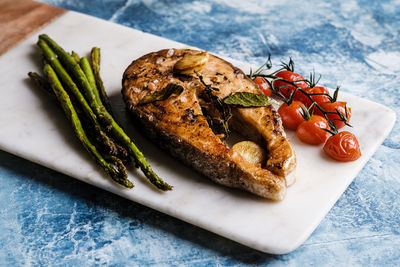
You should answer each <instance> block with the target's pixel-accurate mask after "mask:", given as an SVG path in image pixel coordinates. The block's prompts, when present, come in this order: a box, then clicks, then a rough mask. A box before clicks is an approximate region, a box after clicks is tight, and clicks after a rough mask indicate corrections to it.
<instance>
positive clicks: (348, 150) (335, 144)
mask: <svg viewBox="0 0 400 267" xmlns="http://www.w3.org/2000/svg"><path fill="white" fill-rule="evenodd" d="M324 151H325V153H326V154H327V155H328V156H330V157H331V158H333V159H335V160H337V161H343V162H346V161H354V160H357V159H358V158H360V157H361V150H360V145H359V144H358V141H357V138H356V137H355V135H354V134H352V133H350V132H347V131H343V132H340V133H338V134H335V135H333V136H331V137H329V139H328V141H326V143H325V145H324Z"/></svg>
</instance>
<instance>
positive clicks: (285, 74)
mask: <svg viewBox="0 0 400 267" xmlns="http://www.w3.org/2000/svg"><path fill="white" fill-rule="evenodd" d="M275 76H276V77H279V78H282V79H284V80H286V81H290V82H296V81H299V82H296V85H297V86H298V87H300V88H302V89H306V88H307V87H308V84H307V83H306V82H305V81H302V80H304V77H303V76H301V75H300V74H298V73H294V72H291V71H290V70H281V71H279V72H278V73H277V74H275ZM273 86H274V88H279V91H280V92H281V94H282V95H284V96H285V97H286V98H288V97H289V96H290V93H291V92H292V91H294V90H296V87H295V86H293V85H290V84H288V83H287V82H284V81H280V80H275V81H274V83H273ZM298 93H300V92H296V93H295V95H297V94H298Z"/></svg>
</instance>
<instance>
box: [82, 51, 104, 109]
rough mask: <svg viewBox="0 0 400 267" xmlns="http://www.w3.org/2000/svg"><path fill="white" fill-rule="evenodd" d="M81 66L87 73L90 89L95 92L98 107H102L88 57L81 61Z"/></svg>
mask: <svg viewBox="0 0 400 267" xmlns="http://www.w3.org/2000/svg"><path fill="white" fill-rule="evenodd" d="M79 65H80V66H81V69H82V70H83V72H84V73H85V76H86V79H87V80H88V82H89V84H90V87H91V88H92V90H93V94H94V96H95V100H96V101H97V105H101V99H100V94H99V90H97V86H96V81H95V78H94V75H93V71H92V68H91V66H90V63H89V60H88V59H87V58H86V57H82V58H81V60H80V61H79Z"/></svg>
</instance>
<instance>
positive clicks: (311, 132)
mask: <svg viewBox="0 0 400 267" xmlns="http://www.w3.org/2000/svg"><path fill="white" fill-rule="evenodd" d="M323 129H329V126H328V122H327V121H326V119H325V118H324V117H321V116H319V115H312V116H311V118H310V119H309V120H306V121H304V122H302V123H301V124H300V125H299V127H297V130H296V134H297V136H298V137H299V139H300V140H301V141H302V142H304V143H307V144H311V145H320V144H323V143H325V141H326V139H328V137H329V135H330V134H329V133H328V132H327V131H324V130H323Z"/></svg>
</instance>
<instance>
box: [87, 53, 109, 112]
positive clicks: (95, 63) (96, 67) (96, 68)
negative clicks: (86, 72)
mask: <svg viewBox="0 0 400 267" xmlns="http://www.w3.org/2000/svg"><path fill="white" fill-rule="evenodd" d="M90 63H91V64H92V69H93V74H94V77H95V80H96V85H97V90H98V91H99V94H100V99H101V101H102V102H103V105H104V106H105V107H106V109H107V111H108V112H109V113H110V114H111V115H112V109H111V103H110V100H109V99H108V96H107V93H106V90H105V88H104V85H103V80H102V79H101V77H100V48H98V47H93V48H92V51H91V52H90Z"/></svg>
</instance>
